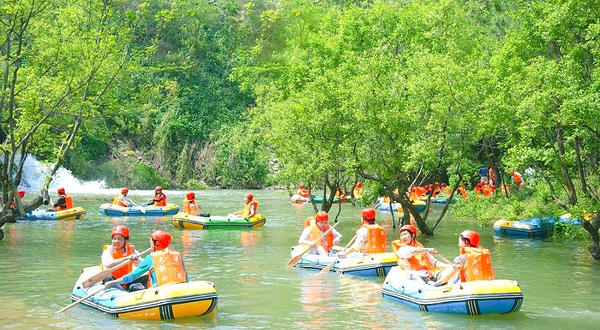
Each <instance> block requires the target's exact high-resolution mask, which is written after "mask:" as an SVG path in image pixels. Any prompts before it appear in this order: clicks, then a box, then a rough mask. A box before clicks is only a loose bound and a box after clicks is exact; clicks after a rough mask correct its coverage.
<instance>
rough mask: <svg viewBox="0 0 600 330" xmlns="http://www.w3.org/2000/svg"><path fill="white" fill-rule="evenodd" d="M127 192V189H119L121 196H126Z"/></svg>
mask: <svg viewBox="0 0 600 330" xmlns="http://www.w3.org/2000/svg"><path fill="white" fill-rule="evenodd" d="M128 192H129V189H127V188H123V189H121V194H126V193H128Z"/></svg>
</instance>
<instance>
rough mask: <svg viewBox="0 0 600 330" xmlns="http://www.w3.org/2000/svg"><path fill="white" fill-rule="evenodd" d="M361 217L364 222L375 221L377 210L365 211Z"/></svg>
mask: <svg viewBox="0 0 600 330" xmlns="http://www.w3.org/2000/svg"><path fill="white" fill-rule="evenodd" d="M360 215H361V216H362V219H363V220H375V209H364V210H362V212H361V213H360Z"/></svg>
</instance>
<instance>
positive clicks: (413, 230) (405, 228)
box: [400, 225, 417, 237]
mask: <svg viewBox="0 0 600 330" xmlns="http://www.w3.org/2000/svg"><path fill="white" fill-rule="evenodd" d="M404 230H408V231H410V232H411V233H412V234H413V235H414V236H415V237H417V228H415V226H413V225H404V226H402V227H400V232H402V231H404Z"/></svg>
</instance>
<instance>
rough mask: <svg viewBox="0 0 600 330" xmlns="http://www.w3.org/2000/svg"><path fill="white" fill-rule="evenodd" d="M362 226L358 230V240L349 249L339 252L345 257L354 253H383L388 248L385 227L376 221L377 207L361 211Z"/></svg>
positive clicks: (339, 254)
mask: <svg viewBox="0 0 600 330" xmlns="http://www.w3.org/2000/svg"><path fill="white" fill-rule="evenodd" d="M361 217H362V227H360V228H359V229H358V230H357V231H356V240H355V241H354V244H352V246H351V247H350V249H348V250H347V251H341V252H340V253H338V256H339V257H340V258H345V257H346V256H348V255H351V254H352V253H355V252H359V253H362V254H366V253H367V254H368V253H382V252H385V248H386V243H385V242H386V236H385V228H383V227H382V226H380V225H378V224H376V223H375V209H364V210H362V212H361Z"/></svg>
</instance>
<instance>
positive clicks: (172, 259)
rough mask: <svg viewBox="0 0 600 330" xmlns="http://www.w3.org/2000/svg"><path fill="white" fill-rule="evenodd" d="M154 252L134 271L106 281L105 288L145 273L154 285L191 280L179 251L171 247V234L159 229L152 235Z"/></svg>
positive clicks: (127, 282) (129, 281)
mask: <svg viewBox="0 0 600 330" xmlns="http://www.w3.org/2000/svg"><path fill="white" fill-rule="evenodd" d="M150 244H151V247H152V253H150V255H148V256H146V258H144V260H142V262H140V264H139V265H138V267H137V268H136V269H134V270H133V271H131V272H129V273H127V274H125V275H123V277H121V278H118V279H116V280H113V281H109V282H106V283H105V284H104V289H108V288H110V287H112V286H115V285H121V284H130V283H133V282H134V281H135V280H137V279H139V278H140V277H142V276H144V275H148V276H149V277H150V284H151V286H152V287H158V286H162V285H165V284H169V283H184V282H189V277H188V273H187V271H186V269H185V264H184V262H183V259H181V255H180V254H179V252H176V251H175V250H172V249H169V245H170V244H171V235H169V233H166V232H164V231H162V230H157V231H155V232H153V233H152V235H150Z"/></svg>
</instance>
